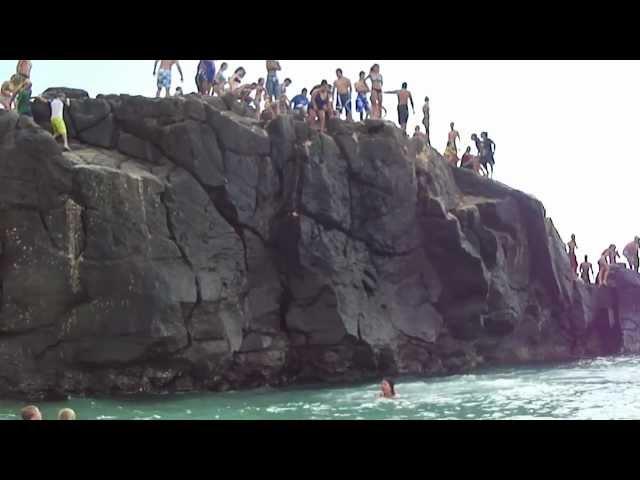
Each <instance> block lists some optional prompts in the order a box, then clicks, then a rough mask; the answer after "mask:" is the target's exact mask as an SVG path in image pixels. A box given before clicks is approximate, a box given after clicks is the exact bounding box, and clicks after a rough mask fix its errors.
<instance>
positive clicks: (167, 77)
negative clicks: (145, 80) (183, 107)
mask: <svg viewBox="0 0 640 480" xmlns="http://www.w3.org/2000/svg"><path fill="white" fill-rule="evenodd" d="M158 62H160V68H159V69H158ZM174 65H175V66H176V67H178V72H179V73H180V81H181V82H184V75H182V68H181V67H180V62H179V61H178V60H156V62H155V63H154V64H153V76H154V77H155V76H156V69H158V81H157V85H158V91H157V92H156V98H158V97H159V96H160V93H161V92H162V89H163V88H164V89H165V91H166V94H165V97H170V96H171V93H170V90H171V70H173V66H174Z"/></svg>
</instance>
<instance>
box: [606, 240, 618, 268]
mask: <svg viewBox="0 0 640 480" xmlns="http://www.w3.org/2000/svg"><path fill="white" fill-rule="evenodd" d="M605 254H606V256H607V260H608V261H609V264H610V265H613V264H614V263H616V261H617V260H618V258H620V254H619V253H618V249H617V248H616V246H615V245H614V244H613V243H612V244H611V245H609V248H607V249H606V250H605V251H604V252H603V255H605Z"/></svg>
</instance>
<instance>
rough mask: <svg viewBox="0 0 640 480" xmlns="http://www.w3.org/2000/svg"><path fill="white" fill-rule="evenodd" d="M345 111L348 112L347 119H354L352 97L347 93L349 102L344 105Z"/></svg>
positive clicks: (350, 120)
mask: <svg viewBox="0 0 640 480" xmlns="http://www.w3.org/2000/svg"><path fill="white" fill-rule="evenodd" d="M344 109H345V111H346V112H347V121H348V122H352V121H353V115H352V114H351V97H349V96H348V95H347V103H346V104H345V106H344Z"/></svg>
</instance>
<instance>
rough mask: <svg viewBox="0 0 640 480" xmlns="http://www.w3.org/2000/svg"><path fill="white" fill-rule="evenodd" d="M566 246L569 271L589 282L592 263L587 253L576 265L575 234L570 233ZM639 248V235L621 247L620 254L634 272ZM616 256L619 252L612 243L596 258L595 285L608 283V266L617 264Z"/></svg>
mask: <svg viewBox="0 0 640 480" xmlns="http://www.w3.org/2000/svg"><path fill="white" fill-rule="evenodd" d="M567 247H568V254H569V263H570V264H571V272H572V273H573V274H574V275H575V276H576V277H579V278H580V279H581V280H582V281H583V282H584V283H586V284H591V274H592V273H593V265H592V264H591V263H590V262H589V258H588V256H587V255H585V256H584V262H582V263H581V264H580V265H578V259H577V258H576V249H577V248H578V244H577V243H576V236H575V234H571V240H569V242H568V243H567ZM639 249H640V237H637V236H636V237H634V238H633V240H632V241H630V242H629V243H627V244H626V245H625V246H624V248H623V249H622V255H623V256H624V257H625V258H626V259H627V263H628V265H629V268H630V269H631V270H633V271H634V272H638V269H639V267H640V260H639V258H638V251H639ZM618 258H620V254H619V253H618V249H617V247H616V246H615V244H613V243H612V244H611V245H609V246H608V247H607V248H605V249H604V250H603V251H602V253H601V254H600V257H599V258H598V274H597V275H596V284H597V285H604V286H606V285H608V279H609V267H610V265H614V264H618V263H617V259H618ZM618 265H620V264H618ZM621 265H624V264H621Z"/></svg>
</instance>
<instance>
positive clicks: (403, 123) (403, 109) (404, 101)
mask: <svg viewBox="0 0 640 480" xmlns="http://www.w3.org/2000/svg"><path fill="white" fill-rule="evenodd" d="M384 93H390V94H395V95H397V96H398V123H399V124H400V128H401V129H402V131H403V132H404V133H405V135H406V134H407V122H408V121H409V105H408V102H411V109H412V110H413V114H414V115H415V114H416V109H415V107H414V106H413V97H412V96H411V92H410V91H409V90H407V82H404V83H403V84H402V88H401V89H400V90H390V91H388V92H384Z"/></svg>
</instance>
